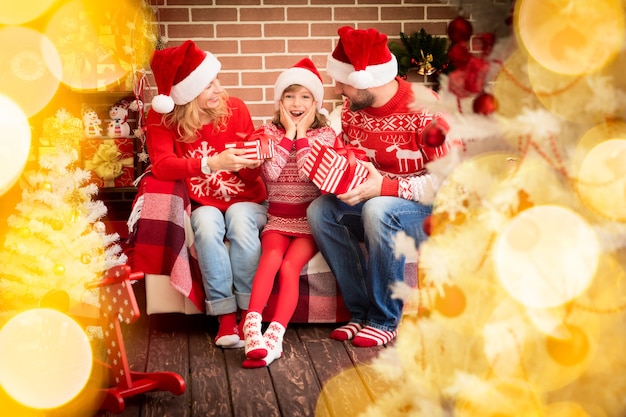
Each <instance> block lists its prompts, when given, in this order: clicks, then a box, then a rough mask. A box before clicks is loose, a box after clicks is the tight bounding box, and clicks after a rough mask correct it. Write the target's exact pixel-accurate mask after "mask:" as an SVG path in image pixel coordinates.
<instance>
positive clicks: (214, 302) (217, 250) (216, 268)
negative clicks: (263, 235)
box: [191, 202, 267, 316]
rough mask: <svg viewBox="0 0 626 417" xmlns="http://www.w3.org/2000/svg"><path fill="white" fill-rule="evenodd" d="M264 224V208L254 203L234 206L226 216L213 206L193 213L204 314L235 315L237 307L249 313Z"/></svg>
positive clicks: (192, 221) (265, 211) (204, 207)
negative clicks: (203, 293) (203, 294)
mask: <svg viewBox="0 0 626 417" xmlns="http://www.w3.org/2000/svg"><path fill="white" fill-rule="evenodd" d="M266 222H267V206H266V205H263V204H257V203H250V202H244V203H235V204H233V205H232V206H230V207H229V208H228V210H226V213H222V212H221V211H220V210H219V209H217V208H215V207H212V206H202V207H198V208H196V209H195V210H193V211H192V213H191V227H192V228H193V231H194V244H195V246H196V251H197V252H198V264H199V266H200V271H201V272H202V278H203V284H204V291H205V293H206V309H207V314H210V315H214V316H217V315H222V314H228V313H234V312H236V311H237V307H239V308H240V309H242V310H247V309H248V303H249V301H250V292H251V290H252V278H254V274H255V272H256V270H257V266H258V264H259V257H260V256H261V241H260V239H259V234H260V232H261V230H262V229H263V227H264V226H265V223H266ZM224 238H226V239H228V245H227V244H226V243H225V242H224Z"/></svg>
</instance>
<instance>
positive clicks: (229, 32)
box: [215, 23, 262, 38]
mask: <svg viewBox="0 0 626 417" xmlns="http://www.w3.org/2000/svg"><path fill="white" fill-rule="evenodd" d="M215 33H216V34H217V36H218V37H220V38H221V37H223V38H255V37H260V36H261V34H262V31H261V25H256V24H253V23H245V24H244V23H240V24H236V25H233V24H230V25H227V24H223V23H219V24H217V25H216V32H215Z"/></svg>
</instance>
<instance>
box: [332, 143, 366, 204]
mask: <svg viewBox="0 0 626 417" xmlns="http://www.w3.org/2000/svg"><path fill="white" fill-rule="evenodd" d="M335 151H336V152H337V154H338V155H341V156H343V157H345V158H346V159H347V160H348V168H347V169H346V173H345V174H344V175H343V177H341V180H340V181H339V184H338V185H337V191H336V192H335V194H343V193H345V192H346V191H347V190H348V187H349V186H350V182H351V181H352V178H353V177H354V173H355V171H356V164H357V162H356V160H357V159H360V160H361V161H367V155H366V154H365V151H364V150H362V149H359V148H357V147H354V146H350V145H346V144H345V143H344V142H343V141H342V140H341V139H340V137H339V136H338V137H337V138H336V139H335Z"/></svg>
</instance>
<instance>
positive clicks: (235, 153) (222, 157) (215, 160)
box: [209, 148, 263, 172]
mask: <svg viewBox="0 0 626 417" xmlns="http://www.w3.org/2000/svg"><path fill="white" fill-rule="evenodd" d="M245 153H246V150H245V149H236V148H230V149H224V150H223V151H222V152H220V153H218V154H217V155H213V156H212V157H211V158H209V167H210V168H211V170H212V171H218V170H220V169H221V170H226V171H235V172H237V171H239V170H240V169H243V168H258V167H260V166H261V164H262V163H263V160H262V159H249V158H244V157H242V156H240V155H244V154H245Z"/></svg>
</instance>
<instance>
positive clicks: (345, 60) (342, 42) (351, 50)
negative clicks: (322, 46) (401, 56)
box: [326, 26, 398, 89]
mask: <svg viewBox="0 0 626 417" xmlns="http://www.w3.org/2000/svg"><path fill="white" fill-rule="evenodd" d="M338 33H339V42H338V43H337V47H335V50H334V51H333V53H332V54H331V55H330V56H329V57H328V62H327V63H326V72H327V73H328V75H330V76H331V77H333V78H334V79H335V80H336V81H339V82H340V83H343V84H348V85H351V86H352V87H354V88H358V89H366V88H371V87H379V86H381V85H384V84H387V83H388V82H389V81H391V80H393V79H394V78H395V77H396V75H397V74H398V63H397V61H396V58H395V57H394V56H393V54H392V53H391V51H390V50H389V46H388V45H387V35H385V34H382V33H379V32H378V31H377V30H376V29H353V28H351V27H350V26H344V27H341V28H339V30H338Z"/></svg>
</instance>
